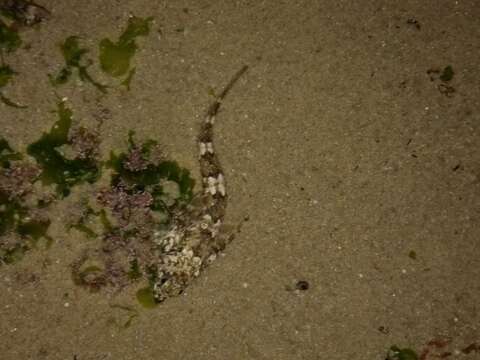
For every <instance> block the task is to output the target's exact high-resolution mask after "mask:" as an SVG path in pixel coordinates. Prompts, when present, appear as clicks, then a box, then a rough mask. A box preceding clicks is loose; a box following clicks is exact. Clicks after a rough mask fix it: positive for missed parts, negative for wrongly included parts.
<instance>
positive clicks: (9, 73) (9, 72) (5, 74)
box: [0, 51, 26, 108]
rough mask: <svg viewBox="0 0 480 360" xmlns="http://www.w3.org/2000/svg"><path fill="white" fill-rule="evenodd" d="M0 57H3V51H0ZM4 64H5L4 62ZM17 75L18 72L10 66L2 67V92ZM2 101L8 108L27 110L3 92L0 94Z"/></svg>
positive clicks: (0, 75)
mask: <svg viewBox="0 0 480 360" xmlns="http://www.w3.org/2000/svg"><path fill="white" fill-rule="evenodd" d="M0 55H2V52H1V51H0ZM2 59H3V58H2ZM2 63H3V60H2ZM15 74H16V72H15V71H14V70H13V69H12V68H11V67H10V66H9V65H6V64H2V65H1V66H0V90H1V89H2V88H3V87H5V86H6V85H7V84H8V83H9V82H10V80H11V79H12V78H13V76H14V75H15ZM0 101H1V102H3V103H4V104H5V105H7V106H11V107H15V108H26V106H24V105H20V104H17V103H16V102H14V101H12V100H10V99H9V98H7V97H6V96H5V95H4V94H3V93H2V92H0Z"/></svg>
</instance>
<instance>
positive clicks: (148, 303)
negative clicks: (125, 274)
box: [137, 286, 158, 309]
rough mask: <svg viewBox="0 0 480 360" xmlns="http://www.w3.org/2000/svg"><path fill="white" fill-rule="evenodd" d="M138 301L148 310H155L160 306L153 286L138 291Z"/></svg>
mask: <svg viewBox="0 0 480 360" xmlns="http://www.w3.org/2000/svg"><path fill="white" fill-rule="evenodd" d="M137 300H138V302H139V303H140V304H141V305H142V306H143V307H144V308H147V309H153V308H154V307H156V306H157V305H158V302H157V301H156V300H155V295H154V293H153V289H152V287H151V286H147V287H144V288H141V289H140V290H138V291H137Z"/></svg>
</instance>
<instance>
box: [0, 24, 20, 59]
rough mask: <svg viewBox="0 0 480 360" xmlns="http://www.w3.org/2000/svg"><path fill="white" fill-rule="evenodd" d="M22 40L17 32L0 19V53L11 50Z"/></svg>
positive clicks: (17, 46) (18, 45)
mask: <svg viewBox="0 0 480 360" xmlns="http://www.w3.org/2000/svg"><path fill="white" fill-rule="evenodd" d="M21 44H22V40H21V39H20V36H19V35H18V32H17V31H16V30H14V29H12V28H11V27H9V26H7V24H5V23H4V22H3V21H2V20H0V54H3V52H4V51H5V52H12V51H15V50H16V49H18V48H19V47H20V45H21Z"/></svg>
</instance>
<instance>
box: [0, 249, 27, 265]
mask: <svg viewBox="0 0 480 360" xmlns="http://www.w3.org/2000/svg"><path fill="white" fill-rule="evenodd" d="M28 250H29V247H28V246H27V245H25V244H17V245H15V246H14V247H13V248H11V249H8V250H3V249H0V264H1V263H5V264H7V265H11V264H15V263H17V262H19V261H20V260H22V259H23V257H24V256H25V253H26V252H27V251H28Z"/></svg>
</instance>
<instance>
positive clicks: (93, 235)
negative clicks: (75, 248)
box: [69, 223, 98, 239]
mask: <svg viewBox="0 0 480 360" xmlns="http://www.w3.org/2000/svg"><path fill="white" fill-rule="evenodd" d="M69 229H75V230H77V231H80V232H81V233H83V234H85V236H86V237H87V238H89V239H95V238H96V237H97V236H98V235H97V233H96V232H95V231H93V230H92V229H90V228H89V227H88V226H87V225H85V224H83V223H78V224H73V225H71V226H70V227H69Z"/></svg>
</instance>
